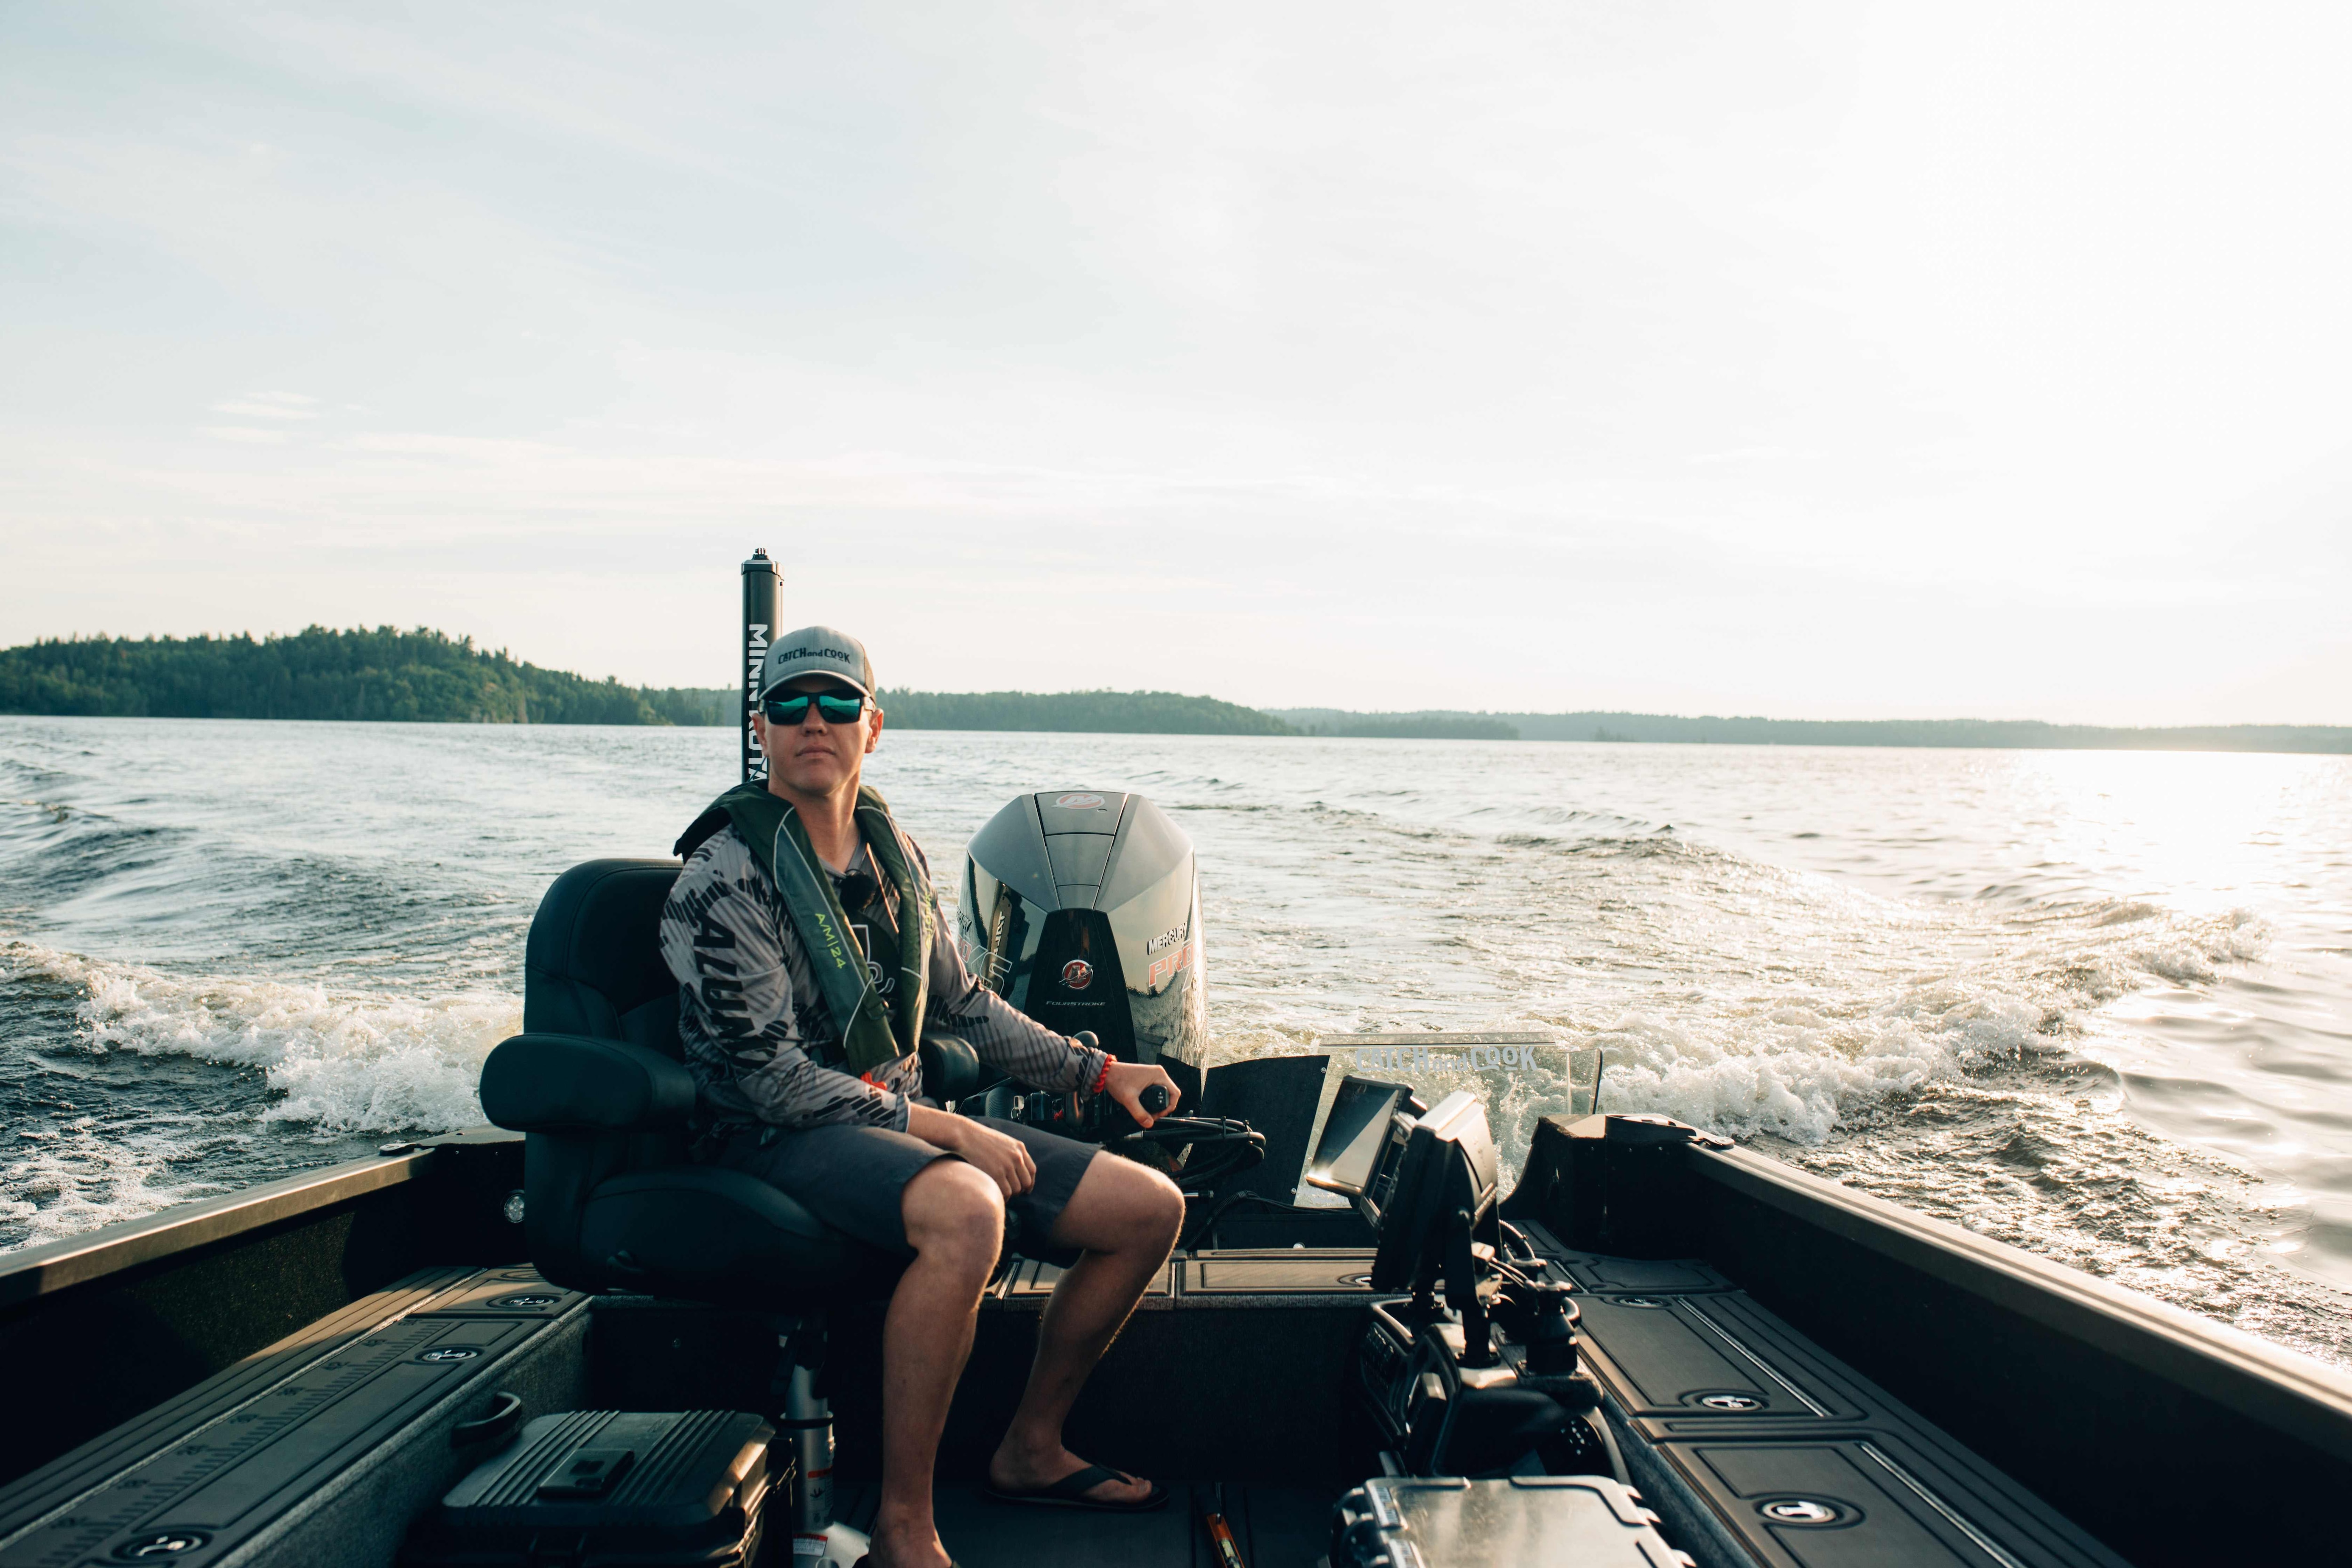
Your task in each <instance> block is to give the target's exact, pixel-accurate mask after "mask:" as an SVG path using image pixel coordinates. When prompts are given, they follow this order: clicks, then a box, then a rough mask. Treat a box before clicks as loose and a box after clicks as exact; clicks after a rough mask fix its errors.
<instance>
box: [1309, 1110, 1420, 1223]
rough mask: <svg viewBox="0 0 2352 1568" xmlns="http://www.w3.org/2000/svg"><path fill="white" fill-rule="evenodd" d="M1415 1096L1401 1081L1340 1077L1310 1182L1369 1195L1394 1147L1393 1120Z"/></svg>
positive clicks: (1326, 1188) (1352, 1195)
mask: <svg viewBox="0 0 2352 1568" xmlns="http://www.w3.org/2000/svg"><path fill="white" fill-rule="evenodd" d="M1411 1096H1412V1089H1410V1088H1408V1087H1407V1086H1405V1085H1403V1084H1401V1083H1382V1082H1381V1081H1379V1080H1378V1079H1369V1078H1356V1077H1353V1076H1350V1077H1348V1078H1344V1079H1340V1080H1339V1092H1338V1093H1337V1094H1335V1095H1333V1096H1332V1098H1331V1110H1330V1114H1329V1115H1328V1116H1326V1117H1325V1118H1324V1119H1323V1136H1322V1138H1321V1139H1320V1140H1319V1141H1318V1142H1317V1143H1316V1145H1315V1158H1314V1159H1313V1160H1312V1161H1311V1162H1309V1163H1308V1164H1307V1185H1308V1186H1310V1187H1320V1188H1322V1189H1323V1190H1324V1191H1325V1192H1327V1193H1339V1194H1344V1195H1346V1196H1348V1197H1350V1198H1361V1197H1363V1196H1365V1195H1366V1194H1369V1193H1370V1191H1371V1187H1372V1179H1373V1177H1374V1176H1376V1175H1378V1174H1379V1173H1380V1163H1381V1154H1382V1153H1383V1152H1385V1151H1386V1150H1387V1148H1388V1145H1389V1131H1390V1127H1389V1123H1390V1121H1391V1118H1392V1117H1394V1116H1395V1114H1396V1112H1397V1110H1399V1109H1400V1108H1402V1106H1403V1105H1404V1103H1405V1101H1406V1100H1408V1099H1410V1098H1411ZM1368 1217H1369V1216H1368ZM1374 1223H1375V1224H1377V1223H1378V1221H1377V1220H1375V1221H1374Z"/></svg>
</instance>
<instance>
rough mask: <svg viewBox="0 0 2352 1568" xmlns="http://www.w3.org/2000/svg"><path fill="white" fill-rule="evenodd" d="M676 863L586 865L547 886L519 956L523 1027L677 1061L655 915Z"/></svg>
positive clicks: (673, 987)
mask: <svg viewBox="0 0 2352 1568" xmlns="http://www.w3.org/2000/svg"><path fill="white" fill-rule="evenodd" d="M677 873H678V862H677V861H676V860H589V861H585V862H583V863H582V864H580V865H577V866H574V867H573V868H572V869H570V870H569V871H566V872H564V873H563V875H562V876H561V877H558V878H557V879H555V885H554V886H553V887H551V888H550V889H547V897H546V898H544V899H542V900H540V905H539V913H538V914H536V915H535V916H533V917H532V918H531V922H530V941H529V942H527V943H525V945H524V948H523V981H522V1026H523V1028H524V1029H525V1031H527V1032H529V1033H531V1034H553V1035H588V1036H593V1037H595V1038H597V1039H605V1040H627V1041H628V1042H630V1043H631V1044H632V1045H638V1046H644V1047H648V1048H649V1049H653V1050H658V1051H663V1052H666V1053H667V1054H668V1055H670V1056H673V1057H674V1056H676V1055H677V1054H678V1044H677V980H676V979H675V978H674V977H673V976H672V975H671V974H670V972H669V966H668V965H667V964H666V963H663V962H662V955H661V910H662V904H663V903H664V901H665V900H667V899H668V897H669V890H670V886H671V884H672V883H674V882H676V881H677Z"/></svg>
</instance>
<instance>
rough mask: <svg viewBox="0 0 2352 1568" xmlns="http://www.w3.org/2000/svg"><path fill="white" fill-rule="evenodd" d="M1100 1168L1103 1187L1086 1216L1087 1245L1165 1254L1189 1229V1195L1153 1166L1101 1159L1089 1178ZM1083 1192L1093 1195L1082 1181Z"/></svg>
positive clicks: (1116, 1158)
mask: <svg viewBox="0 0 2352 1568" xmlns="http://www.w3.org/2000/svg"><path fill="white" fill-rule="evenodd" d="M1096 1171H1099V1172H1101V1173H1102V1174H1103V1177H1104V1181H1103V1189H1104V1190H1103V1191H1102V1192H1101V1194H1100V1196H1099V1198H1098V1199H1097V1200H1096V1201H1097V1202H1098V1203H1099V1205H1100V1206H1099V1207H1098V1208H1095V1210H1094V1212H1093V1213H1092V1214H1091V1215H1086V1216H1085V1219H1086V1221H1087V1230H1088V1231H1089V1232H1090V1233H1091V1234H1090V1236H1089V1237H1087V1241H1086V1242H1085V1243H1083V1244H1082V1245H1092V1246H1094V1247H1103V1248H1108V1249H1109V1250H1113V1251H1118V1252H1129V1251H1133V1252H1149V1253H1156V1254H1157V1255H1159V1256H1160V1257H1162V1258H1165V1257H1166V1256H1167V1255H1168V1251H1169V1249H1170V1248H1171V1247H1174V1246H1175V1245H1176V1236H1177V1233H1178V1232H1179V1231H1181V1230H1182V1229H1183V1228H1184V1194H1182V1193H1180V1192H1178V1191H1177V1190H1176V1184H1175V1183H1173V1182H1171V1181H1170V1180H1169V1179H1168V1178H1167V1177H1166V1176H1164V1175H1161V1174H1160V1173H1159V1172H1158V1171H1155V1170H1152V1169H1151V1168H1150V1166H1148V1165H1140V1164H1138V1163H1135V1162H1134V1161H1132V1160H1122V1159H1119V1158H1118V1156H1116V1155H1103V1156H1099V1157H1097V1159H1096V1161H1095V1163H1094V1166H1093V1168H1092V1169H1090V1170H1089V1171H1088V1173H1087V1174H1088V1176H1089V1177H1092V1176H1093V1174H1094V1173H1095V1172H1096ZM1079 1192H1080V1193H1081V1194H1085V1195H1086V1196H1087V1197H1089V1198H1092V1197H1094V1194H1087V1193H1086V1188H1085V1186H1084V1185H1083V1184H1082V1185H1081V1186H1080V1188H1079ZM1089 1206H1092V1205H1089Z"/></svg>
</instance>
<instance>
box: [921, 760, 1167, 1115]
mask: <svg viewBox="0 0 2352 1568" xmlns="http://www.w3.org/2000/svg"><path fill="white" fill-rule="evenodd" d="M956 929H957V935H958V938H959V940H960V941H961V944H962V948H963V957H964V963H965V965H966V966H967V967H968V968H970V969H971V972H972V973H974V974H976V975H978V976H979V977H980V980H981V984H984V985H986V986H987V987H988V988H989V989H990V990H992V991H993V992H995V993H996V994H998V995H1000V996H1002V997H1003V998H1004V999H1005V1000H1006V1001H1007V1002H1010V1003H1011V1004H1012V1005H1013V1006H1015V1007H1017V1008H1019V1009H1020V1010H1021V1011H1022V1012H1024V1013H1026V1014H1028V1015H1029V1016H1031V1017H1033V1018H1034V1019H1036V1020H1037V1021H1038V1022H1039V1023H1041V1024H1043V1025H1045V1026H1046V1027H1047V1028H1049V1029H1054V1030H1056V1031H1058V1032H1059V1033H1062V1034H1065V1035H1075V1034H1076V1033H1078V1032H1079V1031H1080V1030H1082V1029H1084V1030H1090V1031H1092V1032H1093V1034H1094V1035H1095V1037H1096V1038H1097V1039H1098V1040H1099V1041H1101V1043H1102V1047H1103V1048H1104V1049H1105V1050H1107V1051H1108V1052H1110V1053H1111V1054H1112V1055H1113V1056H1115V1057H1118V1058H1119V1059H1120V1060H1122V1061H1130V1062H1160V1063H1161V1065H1163V1066H1169V1065H1171V1064H1174V1063H1181V1064H1182V1066H1183V1067H1185V1068H1191V1069H1192V1073H1191V1074H1189V1075H1188V1074H1184V1073H1181V1072H1178V1073H1177V1074H1176V1075H1175V1076H1176V1077H1177V1078H1178V1079H1179V1081H1180V1082H1181V1081H1183V1080H1184V1079H1186V1078H1188V1077H1189V1078H1190V1079H1191V1081H1192V1083H1194V1084H1197V1083H1198V1082H1199V1081H1200V1080H1199V1078H1198V1076H1197V1075H1198V1073H1199V1070H1200V1068H1201V1067H1202V1058H1203V1056H1204V1055H1205V1054H1206V1047H1207V1041H1208V1018H1207V1001H1206V997H1205V994H1204V988H1203V984H1202V961H1201V879H1200V873H1199V871H1198V869H1197V868H1195V866H1194V863H1193V856H1192V840H1191V839H1190V838H1187V837H1185V836H1184V831H1183V829H1181V828H1180V827H1178V826H1176V824H1175V823H1174V822H1172V821H1171V820H1170V818H1169V816H1168V814H1167V813H1166V812H1164V811H1162V810H1160V808H1159V807H1158V806H1156V805H1152V804H1151V803H1150V801H1148V800H1146V799H1144V798H1143V796H1141V795H1118V794H1110V793H1097V792H1095V791H1092V790H1047V791H1045V792H1044V793H1042V794H1038V795H1019V796H1016V797H1015V798H1014V799H1013V801H1012V802H1011V803H1010V804H1009V805H1006V806H1005V808H1004V809H1003V810H1002V811H1000V812H998V813H997V814H996V815H995V816H993V817H991V818H990V819H989V822H988V826H985V827H983V828H982V829H981V830H980V831H979V832H978V833H977V834H975V835H973V837H972V840H971V848H970V850H969V852H968V854H967V856H966V858H965V861H964V870H963V896H962V898H961V900H959V901H958V904H957V910H956Z"/></svg>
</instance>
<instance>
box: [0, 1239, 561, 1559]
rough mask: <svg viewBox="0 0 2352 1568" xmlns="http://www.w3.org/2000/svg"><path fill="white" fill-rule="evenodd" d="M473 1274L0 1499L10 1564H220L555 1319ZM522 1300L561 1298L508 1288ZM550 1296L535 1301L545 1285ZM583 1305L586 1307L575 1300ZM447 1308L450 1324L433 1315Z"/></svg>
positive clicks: (291, 1346)
mask: <svg viewBox="0 0 2352 1568" xmlns="http://www.w3.org/2000/svg"><path fill="white" fill-rule="evenodd" d="M478 1275H479V1271H478V1270H475V1269H471V1268H441V1269H429V1270H425V1271H422V1272H420V1273H418V1274H415V1275H412V1276H410V1277H409V1279H405V1280H403V1281H401V1282H400V1284H398V1285H395V1286H394V1287H393V1288H392V1289H388V1290H383V1291H378V1292H375V1293H374V1294H373V1295H370V1296H367V1297H363V1298H362V1299H361V1300H357V1301H354V1302H352V1304H351V1305H350V1306H349V1307H347V1308H345V1309H344V1310H341V1311H340V1312H337V1313H335V1314H333V1315H332V1316H331V1317H328V1318H325V1319H321V1320H320V1321H318V1322H316V1323H313V1324H311V1325H310V1326H309V1327H308V1328H306V1329H304V1330H303V1331H301V1332H300V1333H298V1334H295V1335H291V1336H289V1338H288V1339H286V1340H284V1341H281V1342H278V1344H276V1345H272V1346H270V1347H269V1348H268V1349H267V1350H264V1351H261V1352H257V1353H256V1354H254V1355H252V1356H249V1357H247V1359H246V1360H244V1361H242V1362H239V1363H237V1364H236V1365H235V1366H233V1367H229V1368H227V1369H226V1370H224V1371H222V1372H220V1373H216V1374H215V1375H214V1376H213V1377H211V1378H208V1379H206V1380H205V1382H203V1383H201V1384H197V1385H196V1386H195V1387H194V1388H192V1389H189V1390H188V1391H187V1392H186V1393H184V1394H181V1395H179V1396H178V1397H176V1398H174V1399H172V1400H170V1401H167V1402H166V1403H165V1404H163V1405H160V1406H158V1407H157V1408H156V1409H154V1410H152V1411H149V1412H147V1413H146V1414H145V1415H141V1416H139V1417H138V1418H136V1419H135V1420H133V1421H131V1422H127V1423H125V1424H124V1425H123V1426H120V1427H117V1428H115V1429H114V1430H113V1431H110V1432H108V1433H105V1434H103V1435H102V1436H100V1437H98V1438H96V1439H94V1440H92V1441H91V1442H89V1443H87V1444H85V1445H83V1446H82V1447H80V1448H78V1449H76V1450H75V1451H74V1452H72V1453H70V1454H68V1455H66V1456H64V1457H63V1458H59V1459H58V1460H56V1461H54V1462H52V1463H51V1464H49V1465H47V1466H45V1467H43V1468H42V1469H40V1470H38V1471H37V1472H35V1473H34V1474H32V1475H30V1476H27V1477H26V1478H25V1479H23V1480H21V1481H18V1482H16V1483H15V1484H14V1485H12V1486H10V1487H9V1488H7V1489H5V1492H0V1564H5V1565H8V1568H16V1565H17V1564H24V1565H26V1568H30V1565H33V1564H44V1565H47V1564H55V1563H81V1562H84V1561H87V1560H89V1559H93V1558H95V1559H100V1560H106V1559H110V1558H112V1559H120V1560H124V1561H136V1560H139V1559H138V1557H137V1556H136V1553H137V1552H139V1550H140V1548H141V1547H142V1545H146V1546H149V1547H150V1548H151V1549H152V1548H156V1547H161V1546H163V1545H164V1543H166V1542H185V1544H183V1545H177V1546H175V1547H173V1548H171V1549H169V1550H167V1551H165V1552H164V1553H163V1554H164V1555H168V1557H169V1559H170V1561H172V1562H173V1563H208V1562H212V1561H215V1560H216V1559H218V1558H220V1557H222V1556H224V1555H226V1554H227V1553H228V1552H231V1551H233V1550H235V1549H236V1547H237V1546H238V1545H240V1544H242V1543H243V1542H245V1541H247V1540H248V1539H250V1538H251V1537H252V1535H253V1534H254V1533H255V1532H256V1531H258V1530H260V1529H262V1528H263V1527H264V1526H266V1525H267V1524H268V1523H269V1522H270V1521H273V1520H275V1519H277V1518H278V1517H279V1516H280V1515H282V1514H283V1513H284V1512H285V1511H286V1510H289V1509H290V1508H292V1507H293V1506H294V1505H295V1504H296V1503H298V1502H299V1501H300V1500H302V1499H303V1498H304V1497H305V1496H306V1495H307V1494H308V1493H309V1492H310V1490H311V1489H314V1488H316V1487H318V1486H319V1485H320V1484H321V1483H323V1482H324V1481H326V1480H327V1479H330V1478H331V1477H332V1476H334V1475H336V1474H337V1473H338V1472H340V1471H341V1469H342V1468H344V1467H345V1466H347V1465H349V1464H351V1463H352V1462H353V1461H354V1460H356V1459H357V1458H359V1457H361V1456H362V1455H364V1454H365V1453H366V1452H367V1451H368V1450H369V1449H370V1448H372V1447H373V1446H374V1445H376V1444H377V1443H379V1442H381V1441H383V1439H384V1438H386V1437H387V1436H391V1435H392V1434H394V1433H395V1432H397V1431H398V1430H399V1429H400V1428H401V1426H403V1425H404V1423H406V1422H407V1421H409V1420H410V1419H412V1418H414V1417H415V1415H418V1414H419V1413H421V1412H423V1411H425V1410H426V1409H428V1408H430V1407H431V1406H433V1405H436V1404H437V1403H438V1402H440V1401H441V1400H443V1399H445V1398H446V1397H447V1396H449V1395H450V1394H455V1393H457V1392H459V1391H461V1390H463V1389H464V1388H465V1387H466V1386H467V1384H470V1383H472V1382H473V1381H474V1380H475V1379H476V1378H478V1377H479V1376H480V1375H481V1374H482V1373H484V1372H486V1371H488V1369H489V1368H490V1367H492V1366H493V1365H494V1364H496V1363H499V1361H500V1359H501V1358H502V1357H503V1356H505V1355H506V1354H507V1352H509V1351H512V1350H514V1349H516V1348H517V1347H519V1346H520V1345H521V1344H522V1343H524V1342H526V1341H529V1340H530V1339H531V1338H532V1337H533V1336H535V1335H536V1334H538V1333H540V1332H541V1331H543V1330H544V1329H545V1328H546V1327H547V1325H548V1323H549V1322H550V1321H551V1309H550V1308H549V1307H548V1306H542V1305H540V1304H538V1303H534V1304H533V1305H531V1306H530V1307H529V1308H520V1307H509V1308H489V1309H488V1310H482V1309H480V1308H475V1309H473V1310H474V1311H478V1312H479V1313H480V1315H478V1316H477V1315H473V1314H472V1312H471V1311H468V1310H467V1309H468V1307H469V1306H471V1303H469V1302H467V1301H466V1300H465V1296H466V1294H467V1293H466V1291H465V1290H464V1289H463V1287H465V1286H466V1285H467V1284H469V1283H475V1282H478ZM498 1285H499V1289H500V1290H501V1291H502V1292H504V1293H508V1294H523V1293H528V1294H531V1295H540V1294H544V1293H548V1292H549V1291H550V1288H549V1287H547V1286H545V1285H544V1284H543V1283H541V1282H540V1281H538V1279H537V1277H536V1276H531V1277H530V1278H529V1279H520V1278H511V1277H509V1278H502V1279H499V1281H498ZM533 1287H536V1289H533ZM562 1294H563V1297H564V1300H567V1301H569V1302H571V1303H572V1304H574V1305H576V1304H577V1302H578V1300H579V1298H577V1297H575V1296H571V1295H570V1294H569V1293H562ZM445 1300H446V1302H447V1303H448V1304H449V1305H451V1306H453V1307H455V1308H456V1309H457V1310H456V1311H454V1312H452V1313H451V1314H449V1315H442V1314H440V1313H437V1312H435V1311H433V1310H431V1309H432V1308H433V1307H435V1306H436V1305H438V1304H441V1303H442V1302H443V1301H445Z"/></svg>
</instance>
